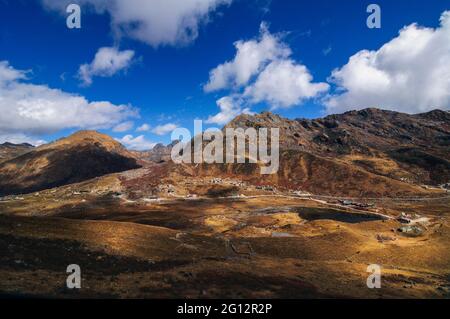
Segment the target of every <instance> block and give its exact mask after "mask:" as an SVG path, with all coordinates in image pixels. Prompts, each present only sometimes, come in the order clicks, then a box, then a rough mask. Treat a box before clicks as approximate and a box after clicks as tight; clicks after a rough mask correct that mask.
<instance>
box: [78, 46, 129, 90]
mask: <svg viewBox="0 0 450 319" xmlns="http://www.w3.org/2000/svg"><path fill="white" fill-rule="evenodd" d="M133 57H134V51H132V50H125V51H119V50H118V49H117V48H114V47H104V48H100V49H99V50H98V51H97V53H96V54H95V57H94V60H93V61H92V62H91V63H89V64H83V65H81V66H80V69H79V70H78V76H79V78H80V79H81V80H82V81H83V84H84V85H91V84H92V78H93V77H94V76H100V77H111V76H113V75H114V74H116V73H118V72H120V71H123V70H126V69H128V68H129V67H130V65H131V63H132V61H133Z"/></svg>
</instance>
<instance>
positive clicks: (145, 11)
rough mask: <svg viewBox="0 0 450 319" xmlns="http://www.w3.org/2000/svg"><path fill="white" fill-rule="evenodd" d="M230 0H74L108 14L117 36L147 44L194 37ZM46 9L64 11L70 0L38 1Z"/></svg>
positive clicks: (176, 42) (185, 41) (177, 42)
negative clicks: (214, 13)
mask: <svg viewBox="0 0 450 319" xmlns="http://www.w3.org/2000/svg"><path fill="white" fill-rule="evenodd" d="M231 1H232V0H182V1H180V0H78V1H77V2H78V3H79V4H81V5H91V6H93V7H94V9H95V12H97V13H99V14H103V13H108V14H109V15H110V17H111V27H112V29H113V31H114V33H115V34H116V35H118V36H127V37H130V38H133V39H136V40H139V41H142V42H144V43H147V44H149V45H151V46H154V47H157V46H160V45H185V44H188V43H190V42H191V41H193V40H195V39H196V38H197V36H198V32H199V27H200V25H201V24H203V23H207V22H208V21H209V20H210V15H211V13H212V12H214V11H216V10H217V9H218V8H219V7H220V6H222V5H228V4H230V3H231ZM42 2H43V4H44V5H45V6H46V7H47V8H50V9H56V10H59V11H60V12H65V8H66V7H67V5H68V4H69V3H72V2H73V0H42Z"/></svg>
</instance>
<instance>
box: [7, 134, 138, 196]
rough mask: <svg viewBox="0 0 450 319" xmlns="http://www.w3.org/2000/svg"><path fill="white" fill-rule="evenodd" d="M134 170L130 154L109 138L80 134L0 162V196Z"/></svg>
mask: <svg viewBox="0 0 450 319" xmlns="http://www.w3.org/2000/svg"><path fill="white" fill-rule="evenodd" d="M138 167H139V165H138V163H137V161H136V159H135V158H133V156H132V154H131V153H129V152H128V151H127V150H126V149H125V148H124V147H123V146H122V145H121V144H120V143H118V142H116V141H115V140H113V139H112V138H111V137H109V136H107V135H104V134H100V133H97V132H93V131H81V132H78V133H75V134H73V135H72V136H70V137H68V138H64V139H60V140H58V141H55V142H54V143H51V144H47V145H43V146H41V147H38V148H36V149H34V150H32V151H30V152H28V153H25V154H23V155H20V156H18V157H16V158H13V159H11V160H9V161H6V162H3V163H0V195H8V194H21V193H29V192H34V191H39V190H43V189H47V188H52V187H57V186H62V185H65V184H70V183H76V182H80V181H84V180H87V179H91V178H94V177H98V176H102V175H105V174H109V173H114V172H121V171H125V170H129V169H134V168H138Z"/></svg>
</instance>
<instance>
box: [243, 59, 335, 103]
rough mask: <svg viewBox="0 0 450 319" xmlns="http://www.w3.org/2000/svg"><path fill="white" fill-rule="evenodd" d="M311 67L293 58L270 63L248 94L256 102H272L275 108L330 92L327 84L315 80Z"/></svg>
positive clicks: (248, 89) (247, 90) (246, 93)
mask: <svg viewBox="0 0 450 319" xmlns="http://www.w3.org/2000/svg"><path fill="white" fill-rule="evenodd" d="M312 80H313V78H312V75H311V74H310V73H309V71H308V69H307V68H306V67H305V66H304V65H301V64H296V63H295V62H294V61H292V60H278V61H274V62H272V63H270V64H269V65H268V66H267V67H266V68H265V69H264V71H263V72H261V74H260V75H259V76H258V78H257V80H256V82H255V83H253V84H252V85H251V86H249V87H247V88H246V89H245V92H244V96H248V97H250V99H251V101H252V102H253V103H259V102H262V101H266V102H268V103H269V104H270V105H271V107H272V108H273V109H275V108H278V107H290V106H292V105H298V104H300V103H301V102H302V101H303V100H305V99H308V98H313V97H315V96H317V95H318V94H319V93H323V92H326V91H328V89H329V85H328V84H327V83H313V82H312Z"/></svg>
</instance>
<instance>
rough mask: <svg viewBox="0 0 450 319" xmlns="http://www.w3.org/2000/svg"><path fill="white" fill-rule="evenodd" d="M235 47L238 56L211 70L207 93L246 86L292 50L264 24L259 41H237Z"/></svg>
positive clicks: (205, 87) (205, 88)
mask: <svg viewBox="0 0 450 319" xmlns="http://www.w3.org/2000/svg"><path fill="white" fill-rule="evenodd" d="M234 45H235V47H236V51H237V52H236V56H235V57H234V59H233V60H232V61H229V62H226V63H224V64H220V65H219V66H217V67H216V68H215V69H213V70H211V72H210V75H209V81H208V83H207V84H206V85H205V86H204V90H205V91H206V92H212V91H216V90H220V89H227V88H232V87H240V86H242V85H246V84H247V83H248V82H249V80H250V79H251V77H252V76H254V75H256V74H257V73H259V72H261V71H262V70H263V68H264V67H265V65H267V64H268V63H269V62H270V61H274V60H279V59H284V58H287V57H288V56H289V55H291V50H290V49H289V47H287V46H286V45H285V44H284V43H283V42H282V41H281V39H280V36H279V35H273V34H271V33H270V32H269V30H268V28H267V25H266V24H264V23H262V24H261V27H260V35H259V38H258V39H254V40H249V41H237V42H236V43H235V44H234Z"/></svg>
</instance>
